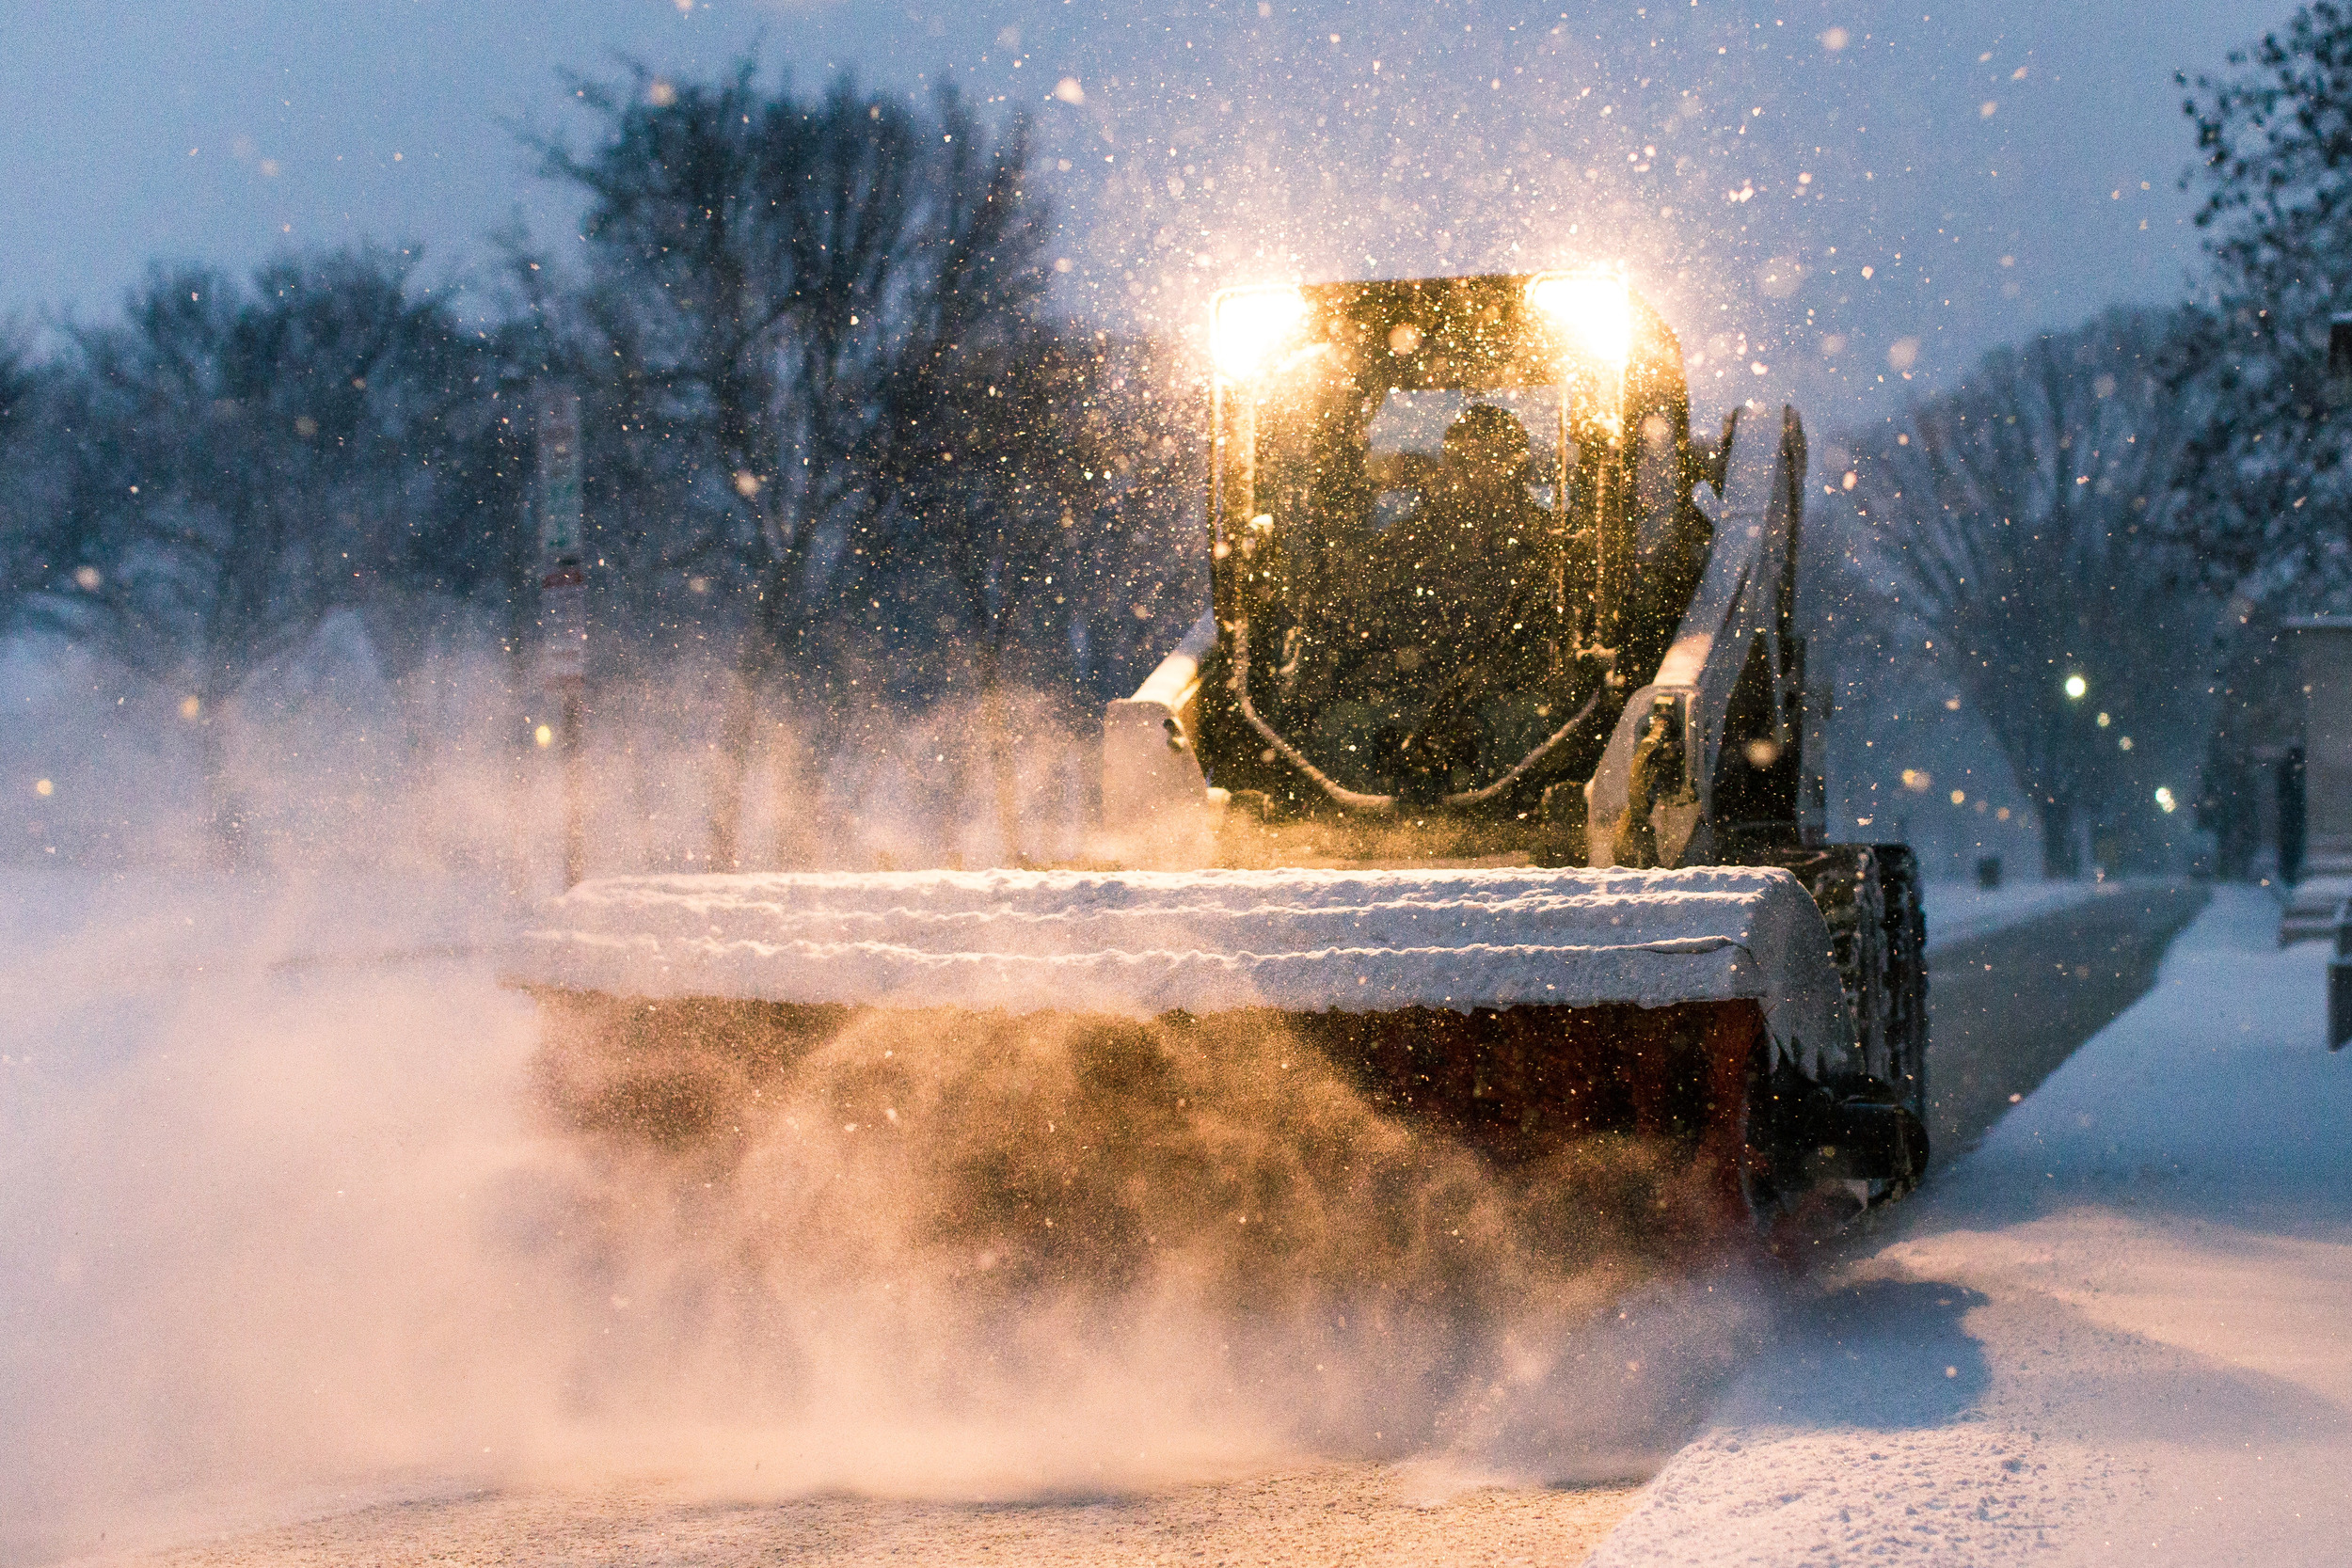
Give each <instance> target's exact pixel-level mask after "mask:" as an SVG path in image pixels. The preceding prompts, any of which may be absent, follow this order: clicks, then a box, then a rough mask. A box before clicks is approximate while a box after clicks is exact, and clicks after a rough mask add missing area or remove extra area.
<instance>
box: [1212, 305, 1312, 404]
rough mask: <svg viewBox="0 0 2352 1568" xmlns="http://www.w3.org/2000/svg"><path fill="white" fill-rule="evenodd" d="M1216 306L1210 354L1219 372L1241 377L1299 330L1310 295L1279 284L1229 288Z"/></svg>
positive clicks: (1263, 361) (1236, 378)
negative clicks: (1307, 295)
mask: <svg viewBox="0 0 2352 1568" xmlns="http://www.w3.org/2000/svg"><path fill="white" fill-rule="evenodd" d="M1214 309H1215V311H1216V314H1215V315H1214V316H1213V317H1212V318H1211V323H1210V330H1209V353H1210V356H1212V357H1213V358H1215V359H1216V368H1217V371H1218V372H1219V373H1220V374H1222V375H1225V376H1227V377H1229V378H1232V379H1233V380H1239V379H1241V378H1242V377H1244V376H1247V375H1248V374H1249V373H1250V372H1253V371H1255V370H1257V369H1259V368H1260V367H1261V366H1263V364H1264V363H1265V362H1266V360H1267V359H1268V358H1270V357H1272V356H1273V354H1274V352H1275V350H1277V349H1279V348H1280V347H1281V346H1282V345H1283V344H1284V343H1285V342H1287V341H1289V340H1290V338H1291V337H1292V336H1293V335H1294V334H1295V333H1296V332H1297V330H1298V325H1299V323H1300V322H1301V321H1302V320H1303V319H1304V318H1305V317H1306V314H1307V297H1306V295H1304V294H1302V293H1299V292H1298V291H1297V290H1296V289H1294V288H1290V287H1288V286H1287V285H1284V284H1279V283H1275V284H1267V285H1264V286H1262V287H1259V288H1250V289H1228V290H1226V291H1225V292H1224V293H1220V294H1218V295H1217V296H1216V305H1215V307H1214Z"/></svg>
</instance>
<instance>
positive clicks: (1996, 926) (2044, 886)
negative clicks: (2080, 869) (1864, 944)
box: [1919, 878, 2122, 953]
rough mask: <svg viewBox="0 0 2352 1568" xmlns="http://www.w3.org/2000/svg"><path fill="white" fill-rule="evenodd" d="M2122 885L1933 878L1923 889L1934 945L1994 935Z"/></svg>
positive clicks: (1921, 894)
mask: <svg viewBox="0 0 2352 1568" xmlns="http://www.w3.org/2000/svg"><path fill="white" fill-rule="evenodd" d="M2120 892H2122V883H2120V882H2098V881H2092V880H2091V879H2089V878H2084V879H2080V880H2076V881H2066V882H2042V881H2032V882H2027V881H2012V882H2008V883H2005V884H2003V885H2002V886H2000V887H1997V888H1992V889H1989V890H1988V889H1985V888H1980V887H1979V886H1978V885H1977V884H1976V883H1974V882H1930V883H1928V884H1927V886H1925V887H1923V888H1921V889H1920V890H1919V901H1920V903H1921V904H1922V905H1923V906H1924V907H1925V908H1926V910H1927V913H1928V951H1929V952H1930V953H1934V952H1935V951H1936V950H1937V949H1939V948H1944V947H1949V946H1951V945H1952V944H1953V943H1955V942H1970V941H1973V940H1975V939H1976V938H1978V937H1984V936H1991V935H1992V934H1993V933H1994V932H1995V931H2000V930H2006V929H2008V928H2009V927H2011V926H2022V925H2024V924H2025V923H2026V921H2028V920H2033V919H2036V918H2038V917H2039V916H2042V915H2045V914H2051V913H2055V912H2056V911H2059V910H2070V909H2073V908H2074V906H2076V905H2078V904H2087V903H2089V902H2090V901H2091V900H2092V899H2094V898H2099V897H2104V896H2106V895H2112V894H2116V893H2120Z"/></svg>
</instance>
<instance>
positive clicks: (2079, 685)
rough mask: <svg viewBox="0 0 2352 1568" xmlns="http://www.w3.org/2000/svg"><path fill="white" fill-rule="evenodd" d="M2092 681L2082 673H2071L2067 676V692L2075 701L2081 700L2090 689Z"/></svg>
mask: <svg viewBox="0 0 2352 1568" xmlns="http://www.w3.org/2000/svg"><path fill="white" fill-rule="evenodd" d="M2088 691H2090V682H2089V681H2087V680H2085V679H2083V678H2082V677H2081V676H2080V675H2069V676H2067V677H2066V694H2067V695H2068V696H2069V697H2071V698H2073V699H2074V701H2075V702H2078V703H2079V702H2081V701H2082V700H2083V696H2084V694H2085V693H2087V692H2088Z"/></svg>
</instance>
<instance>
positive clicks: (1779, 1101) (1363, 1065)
mask: <svg viewBox="0 0 2352 1568" xmlns="http://www.w3.org/2000/svg"><path fill="white" fill-rule="evenodd" d="M1213 309H1214V312H1215V314H1214V319H1213V323H1212V356H1213V361H1214V364H1213V370H1212V373H1211V376H1210V384H1209V390H1208V398H1207V419H1208V422H1209V436H1210V448H1211V453H1212V457H1211V463H1210V478H1209V492H1208V497H1207V524H1208V526H1207V538H1206V540H1205V544H1206V546H1207V547H1208V549H1209V550H1210V552H1211V555H1212V557H1213V562H1212V573H1211V576H1212V581H1213V585H1214V597H1213V602H1212V604H1211V606H1210V608H1209V610H1207V612H1205V613H1204V614H1202V615H1201V617H1200V621H1199V624H1198V625H1197V626H1194V627H1193V628H1192V630H1191V632H1190V634H1189V635H1188V636H1186V637H1185V638H1184V640H1183V641H1182V643H1181V644H1180V645H1179V646H1178V647H1177V648H1176V649H1175V650H1174V651H1173V652H1172V653H1170V654H1169V655H1168V657H1167V658H1166V660H1165V661H1164V662H1163V663H1162V664H1161V665H1160V666H1159V667H1158V669H1157V670H1155V671H1154V672H1153V673H1152V675H1151V677H1150V678H1149V679H1148V680H1147V681H1145V682H1144V684H1143V686H1142V688H1141V689H1139V690H1138V691H1137V692H1136V695H1135V696H1134V697H1132V698H1130V699H1128V700H1125V701H1121V702H1117V703H1113V704H1112V705H1110V708H1109V710H1108V712H1107V714H1106V716H1105V721H1104V735H1103V747H1104V752H1103V786H1102V819H1101V823H1100V828H1099V832H1097V834H1096V837H1095V840H1094V843H1093V846H1092V851H1093V852H1092V853H1091V854H1090V855H1089V858H1088V860H1087V861H1086V862H1085V863H1081V864H1076V865H1073V866H1069V867H1065V868H1060V869H1050V870H998V871H985V872H961V871H956V872H951V871H933V872H893V873H872V874H847V873H787V874H774V875H743V876H647V877H613V878H604V879H593V880H590V881H587V882H584V883H582V884H580V886H578V887H576V888H574V889H573V890H572V891H571V892H570V893H568V894H567V895H564V897H562V898H561V899H558V900H556V901H555V902H554V903H552V904H551V905H550V906H548V909H547V910H546V911H545V912H544V915H543V918H542V919H541V920H540V921H539V923H538V924H537V925H536V927H534V928H533V929H532V930H531V931H529V932H528V933H527V934H526V936H525V937H524V939H523V941H522V943H521V946H520V948H519V951H518V956H517V958H516V961H515V965H514V969H515V977H516V979H517V980H518V981H519V982H520V983H522V984H524V985H526V986H528V987H529V988H530V989H531V990H532V991H533V993H534V994H535V995H536V996H537V998H538V1000H539V1003H540V1006H541V1009H542V1016H543V1020H544V1023H545V1028H546V1031H547V1041H548V1045H547V1049H548V1053H550V1056H551V1058H553V1059H555V1060H557V1061H558V1062H559V1063H560V1064H561V1068H560V1070H559V1071H557V1072H556V1074H555V1076H556V1078H557V1079H558V1080H559V1081H560V1083H561V1085H564V1087H563V1092H562V1094H561V1095H560V1096H559V1098H561V1099H563V1100H564V1103H565V1104H566V1105H567V1106H568V1107H569V1108H570V1110H571V1112H572V1114H574V1115H575V1116H576V1117H579V1118H580V1119H582V1120H584V1121H588V1122H593V1123H596V1124H597V1125H603V1126H608V1127H609V1126H616V1125H620V1126H631V1127H635V1128H637V1129H638V1130H639V1131H640V1132H643V1133H644V1135H647V1136H651V1137H655V1138H660V1139H666V1140H680V1139H691V1138H694V1137H698V1136H704V1135H713V1134H716V1133H723V1131H724V1129H725V1127H726V1126H727V1125H728V1124H729V1122H730V1106H732V1105H735V1104H738V1103H739V1102H740V1101H741V1100H742V1098H743V1097H746V1096H751V1095H756V1094H757V1093H758V1092H760V1091H759V1085H760V1083H761V1082H762V1081H763V1075H765V1074H773V1073H776V1072H781V1071H786V1070H788V1069H789V1064H790V1063H791V1061H792V1060H793V1059H794V1058H795V1057H796V1055H798V1054H800V1053H804V1052H806V1051H808V1050H810V1049H812V1048H814V1047H815V1046H816V1045H817V1044H818V1043H821V1042H822V1041H824V1040H826V1039H827V1038H829V1037H832V1036H834V1034H836V1033H837V1032H838V1031H839V1030H841V1029H843V1028H844V1027H846V1026H847V1025H848V1024H849V1023H850V1022H851V1021H852V1020H857V1019H865V1020H867V1021H868V1022H870V1019H871V1015H872V1013H873V1012H874V1010H877V1009H881V1010H889V1011H895V1012H902V1013H903V1014H904V1015H905V1016H904V1019H903V1022H904V1025H905V1027H904V1028H903V1029H902V1030H899V1031H897V1032H896V1037H898V1038H899V1039H900V1040H901V1041H902V1042H903V1043H902V1045H901V1046H900V1047H899V1049H900V1050H902V1051H906V1052H913V1053H920V1052H921V1050H922V1047H923V1041H924V1039H925V1037H926V1036H927V1034H929V1033H931V1032H932V1031H933V1030H934V1029H935V1028H936V1027H938V1026H940V1025H941V1022H942V1021H944V1020H946V1019H948V1018H950V1017H952V1016H961V1017H970V1016H972V1015H975V1014H979V1015H987V1016H988V1017H990V1018H993V1019H994V1020H995V1021H996V1023H997V1026H999V1027H1002V1028H1005V1029H1009V1030H1012V1031H1015V1032H1018V1031H1019V1030H1021V1029H1023V1028H1025V1027H1031V1026H1035V1027H1038V1028H1044V1027H1048V1026H1050V1027H1053V1028H1055V1029H1057V1030H1064V1031H1067V1030H1068V1029H1069V1028H1071V1027H1072V1026H1073V1020H1074V1021H1076V1022H1077V1023H1078V1024H1079V1025H1082V1026H1083V1027H1085V1028H1096V1029H1100V1030H1102V1031H1107V1032H1109V1033H1110V1034H1111V1035H1115V1034H1116V1033H1117V1032H1118V1031H1119V1030H1120V1029H1121V1028H1132V1027H1134V1026H1135V1025H1136V1022H1137V1021H1151V1022H1152V1026H1153V1027H1156V1028H1161V1029H1175V1030H1178V1031H1180V1032H1181V1031H1204V1032H1206V1033H1205V1034H1203V1037H1204V1038H1206V1037H1211V1036H1214V1035H1215V1034H1216V1032H1217V1031H1219V1030H1230V1029H1231V1028H1232V1027H1233V1026H1234V1025H1235V1024H1236V1023H1242V1024H1248V1022H1250V1021H1252V1020H1256V1021H1261V1022H1263V1024H1264V1025H1265V1026H1267V1027H1279V1029H1281V1030H1284V1031H1286V1032H1287V1037H1296V1038H1297V1039H1299V1040H1300V1041H1302V1042H1304V1044H1305V1046H1306V1047H1307V1048H1309V1049H1312V1050H1315V1051H1317V1052H1319V1053H1321V1054H1322V1055H1323V1056H1324V1057H1325V1058H1327V1060H1328V1062H1329V1063H1330V1064H1332V1065H1333V1066H1334V1067H1335V1068H1336V1069H1338V1070H1339V1071H1340V1072H1342V1073H1343V1074H1344V1075H1345V1077H1346V1078H1347V1079H1348V1080H1349V1081H1350V1082H1352V1083H1353V1084H1354V1085H1356V1086H1357V1087H1358V1088H1359V1090H1360V1092H1361V1093H1362V1094H1364V1095H1365V1096H1368V1097H1369V1098H1370V1099H1371V1100H1372V1101H1373V1102H1374V1103H1375V1104H1376V1105H1377V1106H1379V1107H1380V1108H1381V1109H1382V1111H1383V1113H1384V1114H1387V1115H1392V1116H1394V1117H1400V1118H1403V1119H1405V1120H1406V1121H1407V1122H1409V1123H1410V1124H1411V1125H1412V1127H1413V1128H1414V1129H1415V1131H1416V1132H1418V1133H1422V1134H1427V1135H1434V1136H1439V1137H1443V1138H1447V1139H1452V1140H1455V1141H1457V1142H1458V1143H1460V1144H1461V1145H1464V1146H1467V1147H1468V1148H1471V1149H1473V1150H1475V1151H1476V1152H1477V1153H1478V1154H1480V1155H1481V1156H1483V1157H1484V1158H1485V1159H1486V1160H1487V1161H1488V1162H1490V1163H1491V1164H1494V1165H1496V1166H1500V1167H1510V1166H1514V1165H1519V1164H1525V1163H1527V1162H1531V1161H1539V1160H1543V1159H1545V1158H1548V1157H1553V1156H1557V1155H1558V1154H1560V1152H1561V1151H1562V1150H1564V1149H1568V1148H1574V1147H1576V1146H1578V1145H1579V1144H1580V1143H1581V1142H1582V1141H1584V1140H1591V1139H1596V1138H1603V1139H1616V1140H1635V1141H1638V1142H1640V1143H1642V1144H1644V1145H1645V1146H1646V1147H1647V1148H1651V1149H1653V1150H1659V1149H1662V1150H1664V1151H1666V1153H1667V1155H1668V1157H1669V1158H1670V1159H1671V1160H1672V1161H1674V1162H1675V1163H1676V1164H1677V1165H1678V1166H1679V1168H1681V1169H1683V1170H1685V1171H1687V1172H1688V1173H1689V1177H1690V1180H1692V1182H1694V1183H1696V1184H1697V1186H1698V1187H1699V1189H1701V1190H1703V1191H1704V1193H1705V1194H1706V1195H1707V1197H1706V1201H1707V1202H1708V1204H1709V1205H1711V1206H1712V1207H1713V1210H1714V1212H1717V1213H1719V1214H1720V1215H1721V1217H1722V1219H1723V1222H1724V1225H1725V1227H1727V1228H1728V1229H1730V1230H1733V1231H1740V1230H1745V1229H1748V1228H1751V1227H1757V1226H1759V1225H1764V1224H1768V1223H1769V1222H1771V1221H1772V1219H1773V1218H1774V1217H1775V1216H1778V1215H1781V1214H1785V1213H1788V1212H1793V1211H1795V1210H1798V1209H1800V1208H1804V1209H1808V1210H1812V1211H1817V1212H1818V1210H1819V1209H1820V1207H1821V1206H1822V1205H1823V1204H1824V1203H1834V1202H1835V1201H1841V1200H1845V1199H1855V1200H1862V1201H1879V1200H1883V1199H1884V1198H1887V1197H1890V1196H1899V1194H1901V1193H1902V1192H1905V1191H1907V1190H1909V1188H1910V1187H1911V1186H1912V1185H1914V1184H1915V1182H1916V1181H1917V1180H1918V1178H1919V1177H1920V1175H1921V1174H1922V1172H1923V1170H1924V1168H1925V1164H1926V1160H1927V1140H1926V1133H1925V1131H1924V1128H1923V1119H1924V1116H1925V1111H1926V1102H1925V1095H1926V1082H1925V1075H1924V1069H1925V1062H1924V1057H1925V1053H1926V1047H1927V1016H1926V968H1925V958H1924V948H1925V930H1924V925H1923V922H1922V918H1921V914H1920V908H1919V900H1918V892H1917V888H1916V885H1915V868H1914V861H1913V858H1912V855H1911V853H1910V851H1909V850H1908V849H1907V848H1905V847H1902V846H1899V845H1853V844H1834V843H1831V842H1830V841H1829V834H1828V832H1827V824H1826V821H1825V819H1824V798H1825V791H1824V780H1823V775H1822V771H1821V768H1822V755H1821V753H1822V735H1823V728H1824V723H1825V720H1826V717H1827V713H1828V697H1827V692H1826V690H1825V689H1820V688H1817V687H1809V686H1808V685H1807V682H1806V668H1805V629H1806V624H1805V618H1804V617H1805V611H1806V609H1807V595H1806V594H1804V593H1803V592H1802V591H1801V584H1800V581H1799V562H1800V559H1801V552H1800V549H1799V540H1800V529H1801V525H1802V521H1803V515H1804V494H1805V485H1806V481H1805V446H1804V432H1803V429H1802V426H1801V424H1800V423H1799V420H1798V419H1797V416H1796V413H1795V411H1794V410H1793V409H1791V408H1788V407H1785V406H1763V407H1759V406H1754V405H1751V406H1748V407H1745V408H1742V409H1736V410H1734V411H1733V414H1732V416H1731V417H1730V418H1729V419H1727V420H1725V421H1724V427H1723V430H1722V433H1721V436H1719V437H1718V438H1716V439H1713V440H1708V439H1706V438H1704V437H1693V436H1692V433H1691V428H1690V411H1689V394H1688V389H1687V387H1686V384H1685V380H1684V374H1683V365H1682V356H1681V350H1680V347H1679V345H1678V343H1677V340H1676V338H1675V335H1674V334H1673V332H1672V331H1671V330H1670V329H1669V328H1668V327H1667V325H1666V324H1665V322H1664V321H1663V320H1662V319H1661V317H1660V316H1659V315H1658V313H1657V312H1656V311H1655V310H1653V309H1651V308H1650V307H1649V306H1648V305H1647V304H1646V303H1645V301H1644V300H1642V299H1641V298H1640V296H1639V295H1638V294H1637V293H1634V292H1633V291H1632V290H1631V289H1630V288H1629V286H1628V284H1627V283H1626V281H1625V280H1624V278H1623V277H1622V276H1620V275H1619V274H1617V273H1615V272H1611V271H1574V272H1554V273H1541V274H1536V275H1534V276H1522V277H1454V278H1438V279H1423V280H1413V281H1396V282H1368V283H1330V284H1321V285H1314V286H1310V287H1291V286H1267V287H1254V288H1245V289H1232V290H1228V291H1226V292H1224V293H1221V294H1219V295H1218V296H1217V297H1216V300H1215V302H1214V305H1213ZM1025 1021H1026V1022H1025ZM1089 1021H1091V1022H1089ZM1106 1037H1108V1036H1106ZM1113 1135H1116V1133H1114V1134H1113ZM1146 1174H1147V1179H1148V1170H1147V1173H1146Z"/></svg>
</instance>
